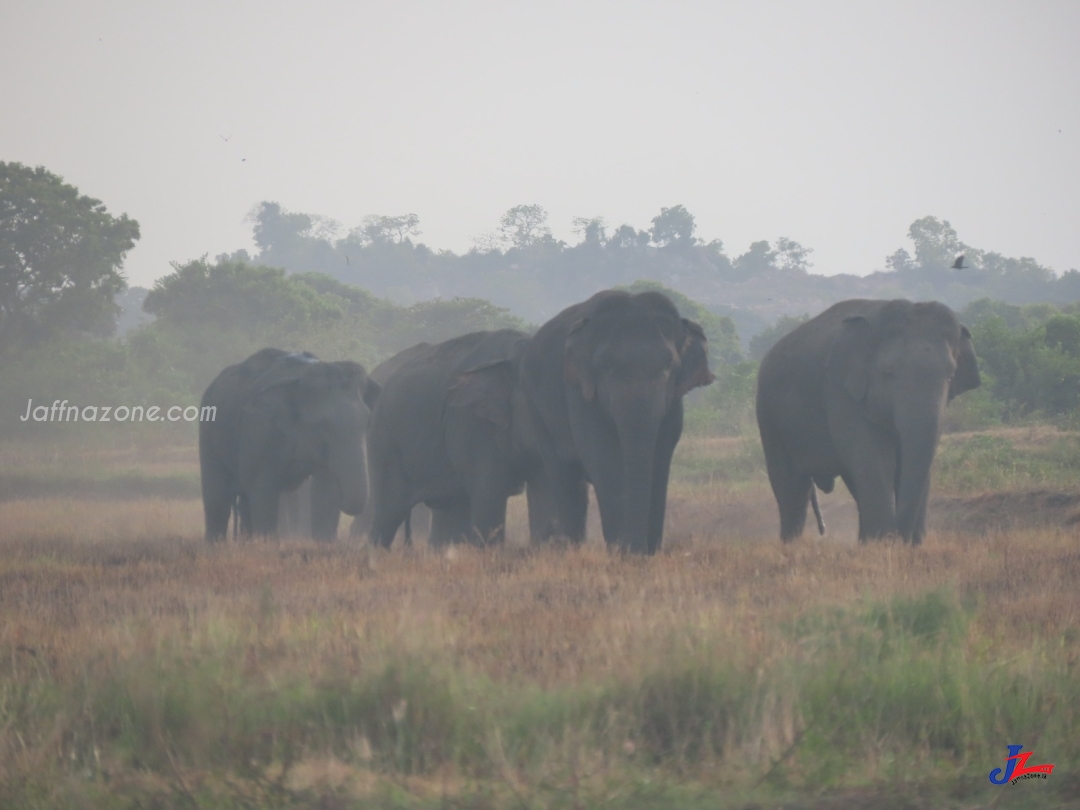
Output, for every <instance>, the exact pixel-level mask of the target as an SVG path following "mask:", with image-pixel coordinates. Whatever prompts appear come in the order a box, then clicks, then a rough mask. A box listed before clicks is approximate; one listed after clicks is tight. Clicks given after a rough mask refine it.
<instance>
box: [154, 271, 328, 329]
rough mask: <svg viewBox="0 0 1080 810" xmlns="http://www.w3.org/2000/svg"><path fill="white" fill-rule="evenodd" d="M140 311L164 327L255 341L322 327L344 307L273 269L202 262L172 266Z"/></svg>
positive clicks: (156, 284) (282, 272)
mask: <svg viewBox="0 0 1080 810" xmlns="http://www.w3.org/2000/svg"><path fill="white" fill-rule="evenodd" d="M143 309H144V310H146V311H147V312H149V313H151V314H152V315H155V316H157V318H158V320H159V321H160V322H161V323H162V324H165V325H167V326H178V327H182V328H185V329H191V328H198V327H200V326H204V325H213V326H214V327H223V328H226V329H232V330H238V331H241V332H244V333H246V334H248V335H251V336H258V335H269V334H282V333H284V332H286V331H290V330H296V329H304V328H309V327H313V326H318V325H320V324H327V323H329V322H331V321H334V320H335V319H337V318H339V317H341V315H342V314H343V309H344V308H343V306H342V305H341V301H340V298H338V299H337V300H335V297H331V296H327V295H320V294H319V293H318V292H316V290H315V289H313V288H312V287H311V286H309V285H308V284H306V283H304V281H302V280H300V279H297V278H294V277H286V275H285V271H284V270H282V269H280V268H278V267H264V266H261V265H254V266H253V265H247V264H244V263H242V262H230V261H225V262H218V263H217V264H210V263H208V262H207V261H206V258H205V257H204V258H202V259H196V260H195V261H191V262H188V263H187V264H184V265H180V264H176V263H174V264H173V272H172V273H170V274H169V275H167V276H164V277H163V278H160V279H158V280H157V282H156V283H155V284H154V288H153V289H152V290H150V292H149V293H148V294H147V296H146V301H145V302H144V303H143Z"/></svg>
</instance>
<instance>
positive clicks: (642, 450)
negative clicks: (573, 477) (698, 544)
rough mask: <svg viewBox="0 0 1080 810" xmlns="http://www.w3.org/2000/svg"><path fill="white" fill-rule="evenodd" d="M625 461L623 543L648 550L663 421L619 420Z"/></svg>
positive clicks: (642, 551) (627, 548) (625, 547)
mask: <svg viewBox="0 0 1080 810" xmlns="http://www.w3.org/2000/svg"><path fill="white" fill-rule="evenodd" d="M618 427H619V445H620V449H621V451H622V462H623V504H622V527H621V532H620V536H619V544H620V546H621V547H622V548H623V550H625V551H630V552H633V553H635V554H647V553H648V551H649V517H650V507H651V504H652V487H653V464H654V458H655V455H656V437H657V432H658V428H659V425H658V424H657V420H655V419H650V418H647V417H646V418H638V419H627V420H625V421H624V422H623V423H622V424H619V426H618Z"/></svg>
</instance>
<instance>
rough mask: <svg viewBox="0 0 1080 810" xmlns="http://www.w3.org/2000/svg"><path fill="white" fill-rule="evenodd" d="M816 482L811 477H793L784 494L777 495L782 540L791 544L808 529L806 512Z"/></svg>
mask: <svg viewBox="0 0 1080 810" xmlns="http://www.w3.org/2000/svg"><path fill="white" fill-rule="evenodd" d="M813 485H814V482H813V480H812V479H811V478H810V476H808V475H807V476H794V475H793V476H792V477H791V480H790V481H789V482H788V484H787V486H786V487H785V488H784V491H783V494H781V493H780V492H777V491H776V488H775V487H774V489H773V491H774V493H775V494H776V503H777V506H778V507H779V508H780V539H781V540H783V541H784V542H785V543H790V542H791V541H792V540H794V539H795V538H796V537H800V536H801V535H802V533H803V529H804V528H806V510H807V507H808V506H809V505H810V495H811V487H813Z"/></svg>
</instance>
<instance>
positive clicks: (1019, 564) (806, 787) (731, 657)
mask: <svg viewBox="0 0 1080 810" xmlns="http://www.w3.org/2000/svg"><path fill="white" fill-rule="evenodd" d="M0 470H2V471H3V472H2V473H0V807H2V808H23V807H26V808H60V807H70V808H89V807H108V808H136V807H141V808H152V807H155V808H156V807H162V808H164V807H189V808H208V809H209V808H233V807H236V808H241V807H260V808H261V807H282V808H292V807H318V808H327V810H333V809H335V808H354V807H356V808H368V807H388V808H389V807H393V808H398V807H401V808H405V807H417V808H421V807H423V808H426V807H431V808H435V807H455V808H459V807H460V808H466V807H468V808H473V807H476V808H501V807H513V808H542V807H543V808H547V807H551V808H563V807H565V808H599V807H609V808H624V807H625V808H654V807H655V808H661V807H665V808H666V807H688V808H728V807H730V808H750V807H754V808H766V807H777V808H779V807H785V808H852V809H854V808H877V807H886V808H937V807H955V808H976V807H1074V808H1077V807H1080V667H1078V663H1080V439H1078V436H1077V435H1075V434H1068V433H1060V432H1058V431H1055V430H1053V429H1052V428H1047V427H1038V428H1023V429H1017V430H1013V431H995V432H991V433H985V434H965V435H956V436H949V437H946V439H945V441H944V442H943V446H942V449H941V453H940V456H939V461H938V465H937V479H936V486H935V500H934V506H933V507H932V512H931V523H932V526H933V527H935V528H934V530H932V532H931V534H930V536H929V537H928V539H927V541H926V542H925V543H924V544H923V545H922V546H921V547H918V548H910V547H906V546H904V545H902V544H898V543H892V542H882V543H874V544H869V545H865V546H860V545H858V544H856V543H855V542H854V534H855V523H854V519H855V513H854V508H853V505H852V504H851V501H850V497H849V496H847V494H846V493H841V492H839V491H837V492H834V493H833V494H832V495H830V496H828V497H827V498H823V509H824V512H825V517H826V522H827V524H828V526H829V532H828V534H827V535H826V536H825V537H821V538H819V537H817V536H814V535H811V534H809V533H808V534H807V535H806V536H805V537H803V538H802V539H801V540H800V541H798V542H796V543H793V544H791V545H788V546H785V545H782V544H781V543H780V541H779V540H778V539H777V537H776V531H777V529H776V517H775V513H774V507H773V504H772V501H771V495H770V493H769V491H768V487H767V484H766V483H765V481H764V477H763V474H762V472H761V461H760V449H758V448H757V446H756V444H755V443H754V442H752V441H749V440H747V441H743V440H740V439H711V438H697V437H687V438H686V439H685V440H684V442H683V444H682V445H681V446H680V449H679V453H678V457H677V461H676V467H675V480H674V483H673V486H672V491H671V498H670V507H669V518H668V530H667V535H666V540H665V546H664V549H663V551H662V553H661V554H659V555H658V556H657V557H655V558H653V559H627V558H622V557H620V556H617V555H612V554H609V553H608V552H607V551H606V550H605V549H604V548H603V545H602V543H601V542H600V541H599V534H600V533H599V530H598V527H597V526H596V525H592V526H591V527H590V541H589V542H588V543H587V544H586V545H585V546H583V547H581V548H567V547H562V546H552V547H545V548H527V547H525V545H524V543H523V535H524V527H523V524H524V515H523V512H524V509H523V504H522V503H519V502H517V501H515V502H514V503H513V508H512V514H511V520H510V526H509V537H510V540H509V542H508V544H507V546H506V547H504V548H498V549H475V548H464V547H457V548H454V549H452V550H450V551H449V552H445V553H435V552H433V551H429V550H428V549H427V548H426V547H425V545H424V544H423V542H418V543H417V545H416V546H415V547H414V548H401V547H399V546H395V548H394V549H392V550H390V551H371V550H369V549H368V548H366V547H365V546H362V545H359V544H355V543H352V542H350V541H349V539H348V538H347V537H345V536H344V530H343V536H342V538H341V539H340V540H339V542H338V543H336V544H322V545H320V544H316V543H313V542H309V541H299V540H282V541H268V540H256V541H253V542H246V543H245V542H241V543H235V542H228V543H225V544H223V545H221V546H217V547H208V546H207V545H206V544H205V543H204V542H203V541H202V539H201V520H202V516H201V504H200V502H199V501H198V500H197V496H196V493H197V480H198V478H197V466H196V458H195V453H194V451H193V449H192V448H191V447H187V446H184V447H168V446H165V447H154V446H133V447H125V448H121V449H117V448H115V447H110V448H100V447H99V448H93V447H89V446H88V447H86V448H84V449H81V450H79V449H72V447H70V446H67V447H65V446H58V447H52V448H43V447H25V446H24V447H19V446H9V447H4V448H0ZM125 487H128V488H129V489H128V490H125V489H124V488H125ZM193 488H194V489H193ZM593 511H595V510H593ZM1010 744H1023V745H1024V746H1025V750H1028V751H1034V753H1033V755H1032V760H1031V762H1032V764H1034V763H1036V762H1037V763H1040V764H1041V763H1043V762H1047V763H1054V765H1055V768H1054V771H1053V773H1052V774H1051V776H1050V777H1049V778H1048V779H1046V780H1030V781H1026V782H1021V783H1018V784H1016V785H1005V786H1001V787H998V786H994V785H992V784H990V782H989V780H988V774H989V772H990V771H991V769H993V768H997V767H1001V766H1003V765H1004V762H1003V760H1004V758H1005V756H1006V755H1007V751H1006V746H1008V745H1010Z"/></svg>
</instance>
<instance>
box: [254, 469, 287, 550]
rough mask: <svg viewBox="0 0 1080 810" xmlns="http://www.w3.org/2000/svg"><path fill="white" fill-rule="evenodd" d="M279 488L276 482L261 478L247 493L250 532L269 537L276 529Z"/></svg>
mask: <svg viewBox="0 0 1080 810" xmlns="http://www.w3.org/2000/svg"><path fill="white" fill-rule="evenodd" d="M280 497H281V490H280V489H279V488H278V487H277V485H276V483H274V482H269V481H266V480H261V481H260V482H259V483H258V485H256V486H255V487H254V488H252V491H251V492H249V493H248V506H249V508H250V510H251V531H252V534H256V535H264V536H267V537H271V536H274V535H276V534H277V530H278V501H279V499H280Z"/></svg>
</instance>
